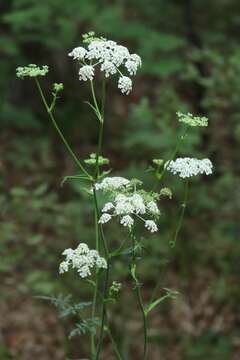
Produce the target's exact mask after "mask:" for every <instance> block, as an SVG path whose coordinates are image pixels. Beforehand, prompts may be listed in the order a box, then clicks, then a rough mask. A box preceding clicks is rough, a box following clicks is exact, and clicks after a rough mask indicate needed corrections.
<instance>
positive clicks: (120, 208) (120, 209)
mask: <svg viewBox="0 0 240 360" xmlns="http://www.w3.org/2000/svg"><path fill="white" fill-rule="evenodd" d="M115 212H116V214H117V215H124V214H132V213H133V212H134V207H133V205H132V204H131V203H130V202H129V201H119V202H117V203H116V206H115Z"/></svg>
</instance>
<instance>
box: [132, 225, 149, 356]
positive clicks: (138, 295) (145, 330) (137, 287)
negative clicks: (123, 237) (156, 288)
mask: <svg viewBox="0 0 240 360" xmlns="http://www.w3.org/2000/svg"><path fill="white" fill-rule="evenodd" d="M130 237H131V240H132V259H131V265H130V267H131V269H130V270H131V275H132V279H133V281H134V291H135V295H136V298H137V301H138V304H139V308H140V311H141V314H142V319H143V336H144V343H143V360H147V356H148V355H147V354H148V328H147V314H146V313H145V309H144V304H143V298H142V294H141V290H140V288H141V283H140V282H139V280H138V278H137V275H136V251H135V249H136V240H135V236H134V234H133V232H132V231H130Z"/></svg>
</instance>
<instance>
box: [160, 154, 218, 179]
mask: <svg viewBox="0 0 240 360" xmlns="http://www.w3.org/2000/svg"><path fill="white" fill-rule="evenodd" d="M165 167H166V168H167V170H168V171H170V172H171V173H172V174H174V175H179V176H180V177H181V178H189V177H191V176H196V175H198V174H204V173H205V174H206V175H210V174H212V169H213V165H212V162H211V161H210V160H209V159H202V160H198V159H194V158H189V157H185V158H178V159H176V160H175V161H173V160H172V161H168V162H166V164H165Z"/></svg>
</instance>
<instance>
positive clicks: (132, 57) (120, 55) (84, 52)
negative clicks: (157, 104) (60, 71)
mask: <svg viewBox="0 0 240 360" xmlns="http://www.w3.org/2000/svg"><path fill="white" fill-rule="evenodd" d="M84 42H85V43H86V44H87V45H86V48H84V47H82V46H79V47H76V48H75V49H73V50H72V51H71V52H70V53H69V54H68V55H69V56H71V57H72V58H73V59H74V60H78V61H79V62H80V64H81V67H80V69H79V80H83V81H87V80H93V79H94V76H95V68H96V67H97V66H99V69H100V71H101V72H103V74H104V76H105V77H106V78H108V77H110V76H112V75H115V74H119V80H118V88H119V89H120V90H121V92H122V93H123V94H126V95H128V94H129V93H130V92H131V90H132V80H131V78H130V77H129V76H126V74H124V70H125V72H126V71H127V73H128V74H129V75H131V76H134V75H136V73H137V70H138V69H139V67H141V65H142V61H141V58H140V56H139V55H137V54H130V52H129V50H128V49H127V48H126V47H125V46H122V45H118V44H117V43H116V42H115V41H112V40H107V39H105V38H102V37H101V38H97V37H95V35H94V33H93V32H91V33H89V34H85V35H84Z"/></svg>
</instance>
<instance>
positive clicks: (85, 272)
mask: <svg viewBox="0 0 240 360" xmlns="http://www.w3.org/2000/svg"><path fill="white" fill-rule="evenodd" d="M62 254H63V255H64V256H65V257H66V260H65V261H63V262H61V264H60V266H59V273H60V274H63V273H65V272H67V271H68V269H69V267H70V266H72V268H73V269H77V271H78V273H79V275H80V276H81V277H82V278H86V277H88V276H91V269H92V268H93V267H94V266H96V267H97V268H99V269H100V268H102V269H106V268H107V262H106V260H105V259H104V258H103V257H101V256H100V255H99V253H98V251H97V250H90V249H89V248H88V246H87V244H84V243H80V244H79V245H78V247H77V248H76V249H75V250H73V249H71V248H70V249H66V250H64V251H63V253H62Z"/></svg>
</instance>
